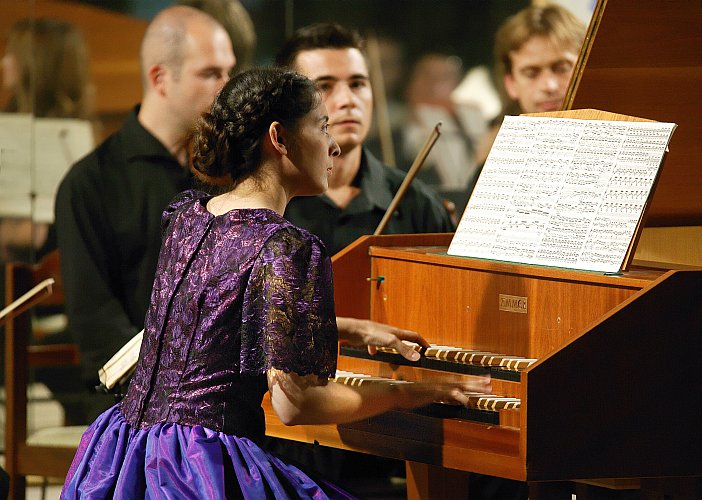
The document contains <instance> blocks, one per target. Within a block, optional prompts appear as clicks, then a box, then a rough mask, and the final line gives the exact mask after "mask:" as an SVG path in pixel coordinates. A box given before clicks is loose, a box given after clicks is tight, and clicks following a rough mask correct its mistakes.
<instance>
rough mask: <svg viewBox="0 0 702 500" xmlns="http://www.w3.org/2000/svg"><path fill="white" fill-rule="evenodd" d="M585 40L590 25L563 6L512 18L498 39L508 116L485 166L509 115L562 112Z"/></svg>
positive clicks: (484, 150)
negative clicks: (587, 26)
mask: <svg viewBox="0 0 702 500" xmlns="http://www.w3.org/2000/svg"><path fill="white" fill-rule="evenodd" d="M584 38H585V25H584V24H583V23H582V21H580V19H578V18H577V17H576V16H575V15H574V14H573V13H571V12H570V11H569V10H567V9H566V8H564V7H561V6H560V5H555V4H554V5H545V6H536V5H532V6H530V7H527V8H526V9H523V10H521V11H519V12H518V13H517V14H515V15H514V16H512V17H510V18H509V19H507V21H505V23H504V24H503V25H502V26H501V27H500V29H499V30H498V31H497V33H496V35H495V49H494V56H495V81H496V83H497V86H498V89H499V91H500V96H501V97H502V102H503V111H504V113H503V115H501V116H499V117H498V119H497V120H496V121H495V122H494V123H493V126H492V129H491V131H490V132H489V133H488V134H487V135H486V137H485V140H484V141H483V142H482V144H481V146H480V148H479V151H478V153H477V155H478V161H479V163H480V164H483V163H485V159H486V158H487V155H488V153H489V152H490V148H491V147H492V143H493V141H494V140H495V136H496V135H497V132H498V130H499V128H500V125H501V124H502V118H503V116H504V115H516V114H520V113H541V112H545V111H558V110H560V109H561V107H562V106H563V101H564V99H565V94H566V91H567V90H568V84H569V83H570V78H571V76H572V74H573V69H574V68H575V63H576V62H577V60H578V55H579V53H580V48H581V46H582V44H583V40H584Z"/></svg>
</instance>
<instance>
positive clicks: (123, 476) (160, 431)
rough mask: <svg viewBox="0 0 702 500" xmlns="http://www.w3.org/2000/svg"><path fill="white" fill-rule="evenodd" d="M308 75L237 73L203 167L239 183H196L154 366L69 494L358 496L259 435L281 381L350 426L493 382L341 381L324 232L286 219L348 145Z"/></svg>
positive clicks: (180, 232)
mask: <svg viewBox="0 0 702 500" xmlns="http://www.w3.org/2000/svg"><path fill="white" fill-rule="evenodd" d="M326 115H327V113H326V110H325V108H324V105H323V104H322V102H321V99H320V96H319V95H318V93H317V91H316V90H315V87H314V85H313V84H312V82H310V81H309V80H308V79H306V78H304V77H302V76H300V75H298V74H296V73H293V72H289V71H284V70H281V69H258V70H252V71H249V72H245V73H242V74H240V75H238V76H236V77H234V78H233V79H232V80H231V81H230V82H229V83H228V84H227V85H226V86H225V87H224V89H223V90H222V92H221V93H220V95H219V96H218V97H217V99H216V101H215V103H214V105H213V107H212V109H211V112H210V113H206V114H205V115H204V117H203V119H202V120H201V122H200V124H199V126H198V129H197V131H196V135H195V140H194V153H193V163H194V166H195V168H196V169H197V170H198V171H199V172H200V174H202V176H203V177H204V178H205V179H207V180H209V181H211V182H215V183H222V182H223V181H226V182H227V183H229V184H231V186H232V188H231V190H230V191H228V192H226V193H225V194H222V195H220V196H214V197H212V196H208V195H205V194H204V193H200V192H194V191H190V192H186V193H184V194H182V195H180V196H179V197H178V198H176V199H175V200H174V201H173V202H172V203H171V205H170V206H169V207H168V209H167V210H166V212H165V214H164V218H163V235H164V236H163V246H162V249H161V255H160V260H159V265H158V270H157V273H156V279H155V281H154V286H153V292H152V298H151V307H150V309H149V312H148V314H147V317H146V329H145V336H144V341H143V345H142V348H141V354H140V359H139V363H138V365H137V368H136V372H135V374H134V377H133V379H132V382H131V384H130V386H129V390H128V392H127V395H126V397H125V398H124V400H123V401H122V402H121V403H120V404H119V405H116V406H114V407H112V408H111V409H109V410H107V411H106V412H105V413H103V414H102V415H101V416H100V417H98V419H97V420H96V421H95V422H94V423H93V424H92V425H91V426H90V428H89V429H88V430H87V431H86V433H85V434H84V436H83V439H82V441H81V444H80V447H79V449H78V452H77V454H76V457H75V459H74V461H73V464H72V465H71V469H70V471H69V474H68V477H67V479H66V483H65V486H64V490H63V493H62V497H63V498H76V497H81V496H83V495H85V496H93V495H94V496H96V497H101V498H104V497H115V498H124V497H128V498H133V497H139V498H145V497H149V498H151V497H153V498H175V497H177V498H225V497H240V496H244V497H247V498H266V497H270V498H288V497H293V498H294V497H299V498H311V497H313V498H327V497H332V498H344V497H348V496H350V495H349V494H348V493H346V492H344V491H342V490H340V489H339V488H336V487H334V486H333V485H331V484H329V483H328V482H326V481H323V480H319V481H314V480H312V479H310V477H309V476H308V475H307V474H305V473H304V472H302V471H300V470H299V469H298V468H296V467H293V466H291V465H288V464H286V463H284V462H282V461H281V460H279V459H278V458H276V457H275V456H273V455H271V454H269V453H267V452H265V451H263V450H262V449H261V448H260V447H259V446H258V444H257V443H258V442H260V440H261V438H262V437H263V435H264V424H265V422H264V416H263V411H262V409H261V401H262V398H263V395H264V394H265V392H266V391H268V390H269V391H270V392H271V402H272V406H273V408H274V410H275V412H276V413H277V414H278V416H279V417H280V419H281V420H282V421H283V423H285V424H287V425H297V424H319V423H336V422H339V423H340V422H349V421H354V420H358V419H361V418H364V417H368V416H371V415H375V414H378V413H381V412H384V411H387V410H390V409H392V408H397V407H403V408H407V407H415V406H421V405H425V404H427V403H429V402H432V401H435V400H445V401H446V400H451V401H454V402H456V403H464V402H466V401H467V397H466V396H465V394H464V392H467V391H476V390H478V391H484V390H486V389H487V388H488V387H487V381H485V382H484V383H480V382H479V383H473V384H470V385H469V384H466V383H459V382H456V383H447V384H443V385H441V384H438V385H437V384H431V385H429V384H426V385H425V384H420V383H416V384H401V385H363V386H361V387H349V386H344V385H341V384H337V383H334V382H330V381H329V380H328V379H329V377H333V375H334V373H335V369H336V355H337V352H336V351H337V326H336V321H335V315H334V302H333V296H332V294H333V292H332V290H333V287H332V276H331V262H330V260H329V257H328V255H327V252H326V250H325V248H324V245H323V244H322V243H321V241H320V240H319V239H318V238H317V237H315V236H313V235H312V234H310V233H308V232H307V231H305V230H302V229H299V228H297V227H295V226H293V225H292V224H291V223H290V222H288V221H286V220H285V219H284V218H283V217H282V214H283V211H284V210H285V206H286V205H287V203H288V201H289V200H290V199H291V198H292V197H294V196H301V195H316V194H318V193H320V192H322V191H324V190H325V189H326V188H327V182H328V177H329V175H331V174H332V171H331V170H332V161H331V160H332V157H333V156H336V155H338V154H339V147H338V146H337V144H336V142H334V140H333V139H332V138H331V137H330V136H329V134H328V133H327V116H326Z"/></svg>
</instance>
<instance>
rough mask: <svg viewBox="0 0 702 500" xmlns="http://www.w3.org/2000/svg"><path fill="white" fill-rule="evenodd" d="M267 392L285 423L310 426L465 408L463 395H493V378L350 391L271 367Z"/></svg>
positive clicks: (350, 389) (376, 385) (310, 376)
mask: <svg viewBox="0 0 702 500" xmlns="http://www.w3.org/2000/svg"><path fill="white" fill-rule="evenodd" d="M268 388H269V390H270V393H271V403H272V405H273V409H274V410H275V412H276V414H277V415H278V417H279V418H280V420H281V421H282V422H283V423H284V424H285V425H303V424H306V425H310V424H330V423H345V422H353V421H355V420H360V419H363V418H367V417H371V416H374V415H378V414H380V413H384V412H386V411H388V410H392V409H394V408H416V407H419V406H424V405H427V404H429V403H432V402H434V401H443V402H447V403H456V404H466V403H467V402H468V397H467V396H466V394H465V393H467V392H473V393H475V392H480V393H485V392H487V391H489V390H490V379H489V377H481V378H479V379H475V380H471V381H469V382H465V381H462V382H458V381H456V382H438V383H437V382H431V383H422V382H415V383H412V384H403V383H398V384H385V383H376V384H364V385H361V386H357V387H352V386H347V385H343V384H337V383H336V382H332V381H327V380H325V379H320V378H319V377H317V376H316V375H306V376H300V375H297V374H295V373H285V372H283V371H281V370H275V369H271V370H269V371H268Z"/></svg>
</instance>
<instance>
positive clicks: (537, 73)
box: [522, 69, 539, 80]
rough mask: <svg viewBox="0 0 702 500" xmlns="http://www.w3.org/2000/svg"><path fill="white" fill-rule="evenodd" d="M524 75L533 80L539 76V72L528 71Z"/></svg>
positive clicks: (534, 70)
mask: <svg viewBox="0 0 702 500" xmlns="http://www.w3.org/2000/svg"><path fill="white" fill-rule="evenodd" d="M522 74H523V75H524V76H525V77H526V78H528V79H529V80H533V79H534V78H536V77H537V76H539V70H537V69H527V70H525V71H523V72H522Z"/></svg>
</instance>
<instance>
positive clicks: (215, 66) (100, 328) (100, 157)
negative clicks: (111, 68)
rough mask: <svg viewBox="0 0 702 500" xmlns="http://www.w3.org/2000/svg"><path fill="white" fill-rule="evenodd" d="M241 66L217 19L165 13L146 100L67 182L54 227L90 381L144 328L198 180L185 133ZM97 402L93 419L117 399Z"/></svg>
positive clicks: (145, 56)
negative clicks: (164, 220)
mask: <svg viewBox="0 0 702 500" xmlns="http://www.w3.org/2000/svg"><path fill="white" fill-rule="evenodd" d="M235 63H236V59H235V56H234V53H233V51H232V47H231V42H230V41H229V37H228V35H227V33H226V31H225V30H224V29H223V28H222V26H220V25H219V23H217V21H215V20H214V19H213V18H211V17H209V16H207V15H206V14H204V13H202V12H201V11H199V10H196V9H193V8H190V7H184V6H178V7H171V8H168V9H166V10H164V11H162V12H161V13H159V14H158V15H157V16H156V17H155V18H154V20H153V21H152V22H151V24H150V25H149V27H148V28H147V30H146V34H145V36H144V39H143V42H142V47H141V70H142V82H143V87H144V88H143V96H144V97H143V100H142V103H141V106H136V107H135V109H134V110H133V112H132V113H131V115H130V116H129V117H128V118H127V120H126V122H125V123H124V124H123V126H122V128H121V129H120V130H119V131H118V132H116V133H115V134H114V135H112V136H110V137H109V138H108V139H107V140H106V141H105V142H103V143H102V144H101V145H100V146H98V147H97V149H95V150H94V151H93V152H92V153H91V154H89V155H88V156H87V157H85V158H84V159H82V160H81V161H79V162H78V163H77V164H76V165H74V166H73V168H71V170H70V171H69V172H68V174H67V175H66V177H65V178H64V179H63V181H62V182H61V185H60V187H59V190H58V194H57V198H56V230H57V236H58V245H59V250H60V252H61V267H62V274H63V280H64V286H65V290H66V312H67V314H68V320H69V329H70V330H71V332H72V333H73V335H74V336H75V338H76V341H77V342H78V343H79V345H80V351H81V371H82V377H83V380H84V381H85V383H86V385H87V386H88V387H94V386H95V385H97V383H98V381H97V372H98V369H99V368H100V367H101V366H102V365H103V364H104V363H105V362H106V361H107V360H108V359H109V358H110V357H111V356H112V355H113V354H114V353H115V352H117V351H118V350H119V349H120V348H121V347H122V346H123V345H124V344H125V343H126V342H127V341H128V340H130V339H131V338H132V336H133V335H134V334H135V333H137V332H138V331H139V330H140V329H141V328H142V327H143V321H144V315H145V313H146V310H147V308H148V304H149V299H150V294H151V285H152V282H153V279H154V274H155V269H156V264H157V259H158V253H159V248H160V246H161V238H160V224H161V215H162V211H163V209H164V208H165V207H166V205H167V204H168V203H169V202H170V201H171V199H172V198H173V197H174V196H175V195H176V194H177V193H178V192H180V191H182V190H183V189H185V188H187V187H189V186H190V181H191V179H190V176H189V174H188V171H187V169H186V168H184V166H185V161H186V140H187V136H188V134H189V132H190V130H191V129H192V128H193V126H194V124H195V122H196V120H197V118H198V117H199V116H200V114H201V113H202V112H204V111H205V110H207V109H208V108H209V106H210V105H211V103H212V101H213V100H214V96H215V95H216V93H217V92H218V91H219V90H220V89H221V88H222V86H223V85H224V84H225V83H226V81H227V80H228V78H229V73H230V72H231V70H232V69H233V68H234V65H235ZM91 401H92V403H93V406H94V408H91V411H90V412H89V415H88V417H89V418H91V419H92V418H94V417H95V416H96V415H97V414H99V413H100V411H102V410H103V409H105V408H107V407H108V406H109V405H110V404H111V403H113V402H114V401H113V400H112V401H111V400H110V399H109V398H105V399H104V400H102V401H100V400H99V398H91Z"/></svg>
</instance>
